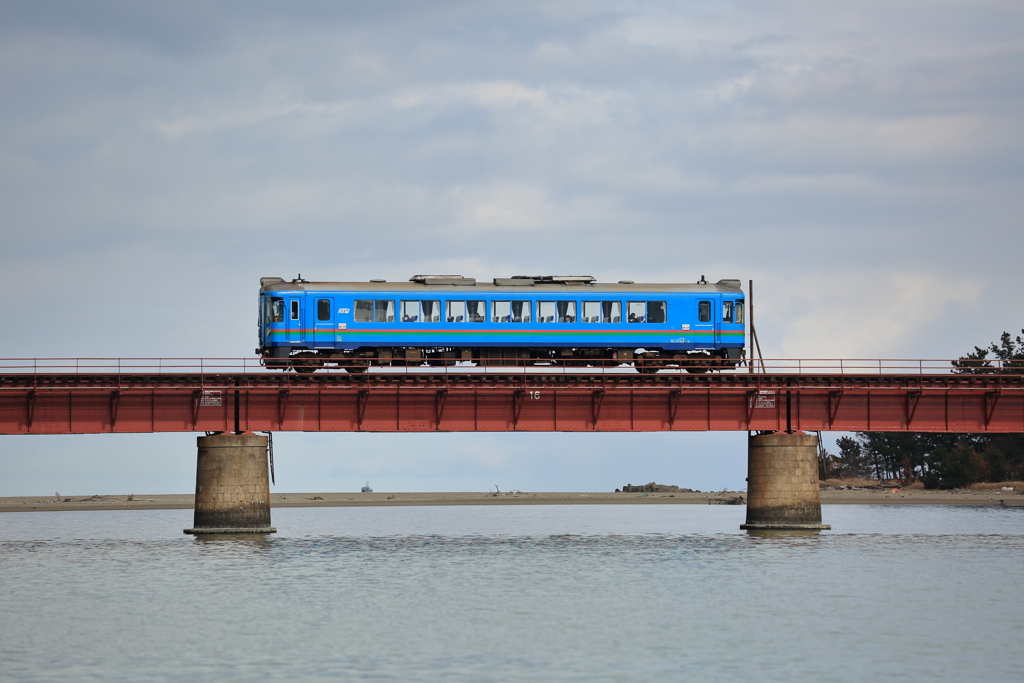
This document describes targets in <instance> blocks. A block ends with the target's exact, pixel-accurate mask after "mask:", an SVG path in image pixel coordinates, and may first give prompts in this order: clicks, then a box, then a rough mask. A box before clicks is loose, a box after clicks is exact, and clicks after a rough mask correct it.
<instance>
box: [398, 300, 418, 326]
mask: <svg viewBox="0 0 1024 683" xmlns="http://www.w3.org/2000/svg"><path fill="white" fill-rule="evenodd" d="M401 305H402V322H403V323H418V322H419V321H420V302H419V301H403V302H402V304H401Z"/></svg>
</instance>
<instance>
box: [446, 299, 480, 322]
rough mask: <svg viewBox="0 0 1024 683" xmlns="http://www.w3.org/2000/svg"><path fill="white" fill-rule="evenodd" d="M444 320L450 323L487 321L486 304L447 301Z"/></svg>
mask: <svg viewBox="0 0 1024 683" xmlns="http://www.w3.org/2000/svg"><path fill="white" fill-rule="evenodd" d="M445 319H446V320H447V321H448V322H450V323H482V322H484V321H485V320H486V319H487V302H486V301H449V302H448V310H447V313H446V315H445Z"/></svg>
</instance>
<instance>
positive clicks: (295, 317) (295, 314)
mask: <svg viewBox="0 0 1024 683" xmlns="http://www.w3.org/2000/svg"><path fill="white" fill-rule="evenodd" d="M298 319H299V302H298V301H296V300H294V299H293V300H292V320H298Z"/></svg>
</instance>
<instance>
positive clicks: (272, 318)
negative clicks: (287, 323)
mask: <svg viewBox="0 0 1024 683" xmlns="http://www.w3.org/2000/svg"><path fill="white" fill-rule="evenodd" d="M267 310H268V313H267V321H268V322H272V323H283V322H284V299H282V298H280V297H276V296H275V297H271V298H270V299H269V300H268V301H267Z"/></svg>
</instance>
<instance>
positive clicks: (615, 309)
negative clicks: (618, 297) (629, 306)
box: [601, 301, 622, 323]
mask: <svg viewBox="0 0 1024 683" xmlns="http://www.w3.org/2000/svg"><path fill="white" fill-rule="evenodd" d="M601 322H603V323H621V322H622V302H621V301H602V302H601Z"/></svg>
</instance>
